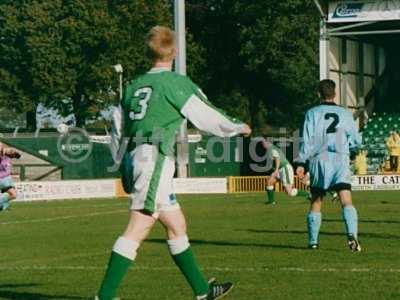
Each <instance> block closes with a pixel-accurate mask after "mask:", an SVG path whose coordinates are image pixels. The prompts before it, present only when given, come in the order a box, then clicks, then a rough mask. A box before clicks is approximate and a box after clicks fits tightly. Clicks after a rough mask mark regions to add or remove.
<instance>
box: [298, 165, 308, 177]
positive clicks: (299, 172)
mask: <svg viewBox="0 0 400 300" xmlns="http://www.w3.org/2000/svg"><path fill="white" fill-rule="evenodd" d="M296 175H297V176H298V177H299V178H300V179H304V177H305V175H306V174H305V170H304V167H301V166H300V167H297V169H296Z"/></svg>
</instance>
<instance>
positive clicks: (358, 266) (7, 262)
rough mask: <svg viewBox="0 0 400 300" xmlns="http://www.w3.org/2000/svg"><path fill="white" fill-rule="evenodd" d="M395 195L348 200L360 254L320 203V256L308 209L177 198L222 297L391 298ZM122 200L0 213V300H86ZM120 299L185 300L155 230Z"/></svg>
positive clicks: (336, 216) (296, 203) (336, 212)
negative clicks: (311, 241)
mask: <svg viewBox="0 0 400 300" xmlns="http://www.w3.org/2000/svg"><path fill="white" fill-rule="evenodd" d="M399 194H400V193H399V192H360V193H355V195H354V198H355V204H356V206H357V208H358V211H359V216H360V232H361V234H360V240H361V243H362V246H363V252H361V253H351V252H350V251H349V250H348V249H347V246H346V239H345V236H344V234H343V232H344V225H343V222H342V218H341V210H340V206H339V204H337V203H336V204H333V203H331V202H330V201H326V202H325V205H324V211H323V223H322V229H321V230H322V232H321V237H320V239H321V241H320V242H321V249H320V250H319V251H309V250H307V249H306V244H307V236H306V235H307V233H306V224H305V214H306V211H307V209H308V203H307V201H306V200H302V199H295V200H293V199H289V198H287V197H286V196H284V195H283V194H279V195H277V199H278V201H279V204H278V205H277V206H275V207H271V206H266V205H265V204H264V195H262V194H244V195H204V196H180V197H179V200H180V203H181V205H182V207H183V208H184V210H185V213H186V215H187V218H188V223H189V234H190V237H191V240H192V242H191V243H192V246H193V248H194V251H195V253H196V254H197V257H198V260H199V262H200V264H201V266H202V268H203V269H204V271H205V273H206V274H207V276H209V277H211V276H215V277H217V278H218V279H220V280H224V279H229V280H232V281H233V282H234V283H235V288H234V290H233V291H232V293H231V294H230V295H229V296H228V297H227V298H226V299H227V300H228V299H232V300H233V299H237V300H249V299H250V300H253V299H254V300H264V299H265V300H268V299H274V300H276V299H288V300H289V299H290V300H292V299H296V300H302V299H324V300H325V299H352V300H354V299H363V300H365V299H374V300H375V299H400V218H399V213H400V197H399ZM127 207H128V203H127V201H126V199H125V200H115V199H114V200H104V199H98V200H85V201H62V202H47V203H46V202H37V203H16V204H14V205H13V206H12V210H11V211H9V212H5V213H1V214H0V228H1V229H0V245H1V246H0V249H1V250H0V299H13V300H17V299H18V300H31V299H42V300H50V299H60V300H61V299H65V300H67V299H91V298H90V297H92V296H93V295H94V294H95V292H96V290H97V288H98V287H99V284H100V281H101V279H102V276H103V274H104V270H105V265H106V263H107V260H108V256H109V252H110V249H111V247H112V245H113V243H114V241H115V239H116V237H117V236H118V235H119V233H121V231H122V230H123V229H124V226H125V224H126V221H127ZM120 297H122V299H140V300H146V299H152V300H163V299H174V300H188V299H193V297H192V293H191V291H190V289H189V288H188V286H187V285H186V283H185V281H184V279H183V277H182V276H181V275H180V273H179V272H178V270H177V269H176V267H175V265H174V264H173V263H172V260H171V259H170V257H169V255H168V250H167V246H166V243H165V241H164V232H163V229H162V228H161V226H159V225H157V227H156V228H154V230H153V232H152V234H151V236H150V237H149V240H148V241H147V242H146V243H145V244H144V245H143V247H142V248H141V249H140V252H139V255H138V259H137V261H136V262H135V265H134V267H133V268H132V269H131V271H130V272H129V275H128V276H127V278H126V279H125V281H124V283H123V285H122V287H121V289H120Z"/></svg>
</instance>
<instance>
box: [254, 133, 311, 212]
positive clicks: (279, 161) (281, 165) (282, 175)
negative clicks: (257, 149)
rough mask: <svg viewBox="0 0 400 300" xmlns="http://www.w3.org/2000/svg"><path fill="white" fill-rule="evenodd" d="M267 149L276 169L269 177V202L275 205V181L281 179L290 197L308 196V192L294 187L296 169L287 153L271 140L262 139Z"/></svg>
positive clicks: (268, 159)
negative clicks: (294, 169)
mask: <svg viewBox="0 0 400 300" xmlns="http://www.w3.org/2000/svg"><path fill="white" fill-rule="evenodd" d="M262 143H263V146H264V148H265V150H266V151H267V153H266V154H267V155H266V157H267V161H268V162H272V163H273V166H274V171H273V172H272V174H271V175H270V176H269V178H268V183H267V204H273V205H275V204H276V202H275V191H274V186H275V183H276V182H277V181H278V180H279V181H280V182H281V183H282V185H283V187H284V189H285V191H286V194H287V195H288V196H290V197H296V196H297V197H307V196H308V194H309V193H308V192H306V191H299V190H298V189H296V188H294V187H293V185H294V171H293V167H292V165H291V164H290V163H289V161H288V160H287V158H286V156H285V154H284V153H283V152H282V150H281V149H279V148H278V147H277V146H275V145H273V144H272V143H271V142H270V141H267V140H263V141H262Z"/></svg>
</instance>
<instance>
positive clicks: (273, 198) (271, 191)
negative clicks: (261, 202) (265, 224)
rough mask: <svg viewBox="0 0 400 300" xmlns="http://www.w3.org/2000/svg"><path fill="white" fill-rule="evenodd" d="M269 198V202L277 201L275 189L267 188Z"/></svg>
mask: <svg viewBox="0 0 400 300" xmlns="http://www.w3.org/2000/svg"><path fill="white" fill-rule="evenodd" d="M267 199H268V202H269V203H274V202H275V191H274V190H270V189H268V188H267Z"/></svg>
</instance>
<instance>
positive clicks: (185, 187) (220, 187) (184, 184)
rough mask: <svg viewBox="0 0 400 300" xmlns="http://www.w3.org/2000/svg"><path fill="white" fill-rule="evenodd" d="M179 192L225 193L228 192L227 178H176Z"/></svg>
mask: <svg viewBox="0 0 400 300" xmlns="http://www.w3.org/2000/svg"><path fill="white" fill-rule="evenodd" d="M174 190H175V193H177V194H225V193H227V192H228V186H227V179H226V178H174Z"/></svg>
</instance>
